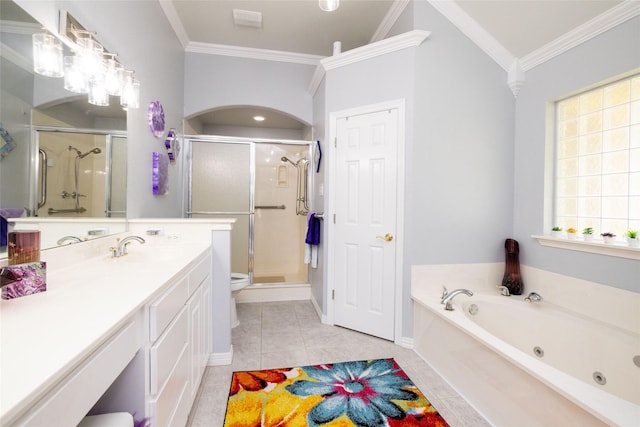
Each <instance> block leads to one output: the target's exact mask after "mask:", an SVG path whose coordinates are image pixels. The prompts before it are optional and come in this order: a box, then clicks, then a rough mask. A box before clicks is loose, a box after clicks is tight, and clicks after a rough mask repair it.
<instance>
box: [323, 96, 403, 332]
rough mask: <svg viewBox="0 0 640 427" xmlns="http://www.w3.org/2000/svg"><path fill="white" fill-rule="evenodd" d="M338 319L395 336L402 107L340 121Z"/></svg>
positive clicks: (362, 329)
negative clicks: (399, 133) (399, 152)
mask: <svg viewBox="0 0 640 427" xmlns="http://www.w3.org/2000/svg"><path fill="white" fill-rule="evenodd" d="M336 137H337V139H336V148H335V153H336V154H335V156H336V157H335V159H336V160H335V165H336V181H335V182H336V185H335V191H336V199H335V214H336V216H335V233H334V244H333V245H332V248H333V250H334V251H335V256H334V257H333V259H334V269H333V271H334V274H333V275H332V276H333V277H332V282H331V283H332V284H333V285H334V292H333V303H334V323H335V324H336V325H340V326H344V327H347V328H350V329H354V330H357V331H360V332H364V333H367V334H370V335H375V336H378V337H381V338H385V339H389V340H393V339H394V331H395V329H394V327H395V325H394V322H395V295H396V238H395V234H396V220H397V218H396V215H397V210H396V209H397V202H398V197H397V180H398V176H397V169H398V166H397V157H398V110H397V109H395V108H394V109H386V110H384V111H378V112H372V113H368V114H361V115H356V116H351V117H344V118H338V120H337V122H336Z"/></svg>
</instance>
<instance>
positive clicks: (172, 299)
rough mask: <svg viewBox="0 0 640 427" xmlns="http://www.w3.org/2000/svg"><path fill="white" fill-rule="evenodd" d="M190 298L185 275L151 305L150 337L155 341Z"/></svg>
mask: <svg viewBox="0 0 640 427" xmlns="http://www.w3.org/2000/svg"><path fill="white" fill-rule="evenodd" d="M187 299H189V286H188V278H187V277H185V278H183V279H181V280H180V281H179V282H178V283H176V284H175V285H174V286H173V287H172V288H171V289H169V290H168V291H167V292H165V293H164V295H162V296H161V297H160V298H159V299H157V300H156V301H154V302H153V303H152V304H151V306H150V307H149V339H150V341H151V342H154V341H155V340H157V339H158V337H159V336H160V335H161V334H162V331H164V329H165V328H166V327H167V326H168V325H169V323H171V320H172V319H173V318H174V317H175V316H176V314H177V313H178V311H180V309H181V308H182V307H183V306H184V304H185V303H186V302H187Z"/></svg>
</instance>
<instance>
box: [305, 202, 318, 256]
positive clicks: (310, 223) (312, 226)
mask: <svg viewBox="0 0 640 427" xmlns="http://www.w3.org/2000/svg"><path fill="white" fill-rule="evenodd" d="M304 242H305V245H304V263H305V264H311V267H312V268H317V267H318V245H319V244H320V219H319V218H316V214H315V213H312V212H310V213H309V214H308V215H307V237H306V238H305V240H304Z"/></svg>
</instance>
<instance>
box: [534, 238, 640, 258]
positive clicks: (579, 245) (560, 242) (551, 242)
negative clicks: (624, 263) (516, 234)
mask: <svg viewBox="0 0 640 427" xmlns="http://www.w3.org/2000/svg"><path fill="white" fill-rule="evenodd" d="M531 237H533V238H534V239H536V240H537V241H538V243H540V244H541V245H542V246H550V247H552V248H560V249H569V250H574V251H580V252H589V253H592V254H600V255H608V256H615V257H618V258H629V259H637V260H640V248H632V247H630V246H627V244H626V243H625V242H622V241H620V242H616V243H604V242H602V241H598V240H595V241H592V242H585V241H584V240H572V239H567V238H566V237H565V238H562V237H551V236H531Z"/></svg>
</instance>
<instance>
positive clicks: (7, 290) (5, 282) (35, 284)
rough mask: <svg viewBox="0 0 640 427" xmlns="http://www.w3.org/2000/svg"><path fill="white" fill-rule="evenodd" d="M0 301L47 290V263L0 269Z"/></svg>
mask: <svg viewBox="0 0 640 427" xmlns="http://www.w3.org/2000/svg"><path fill="white" fill-rule="evenodd" d="M0 287H2V299H13V298H19V297H23V296H26V295H32V294H37V293H40V292H44V291H46V290H47V263H46V262H43V261H39V262H30V263H27V264H17V265H9V266H7V267H2V269H0Z"/></svg>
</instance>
